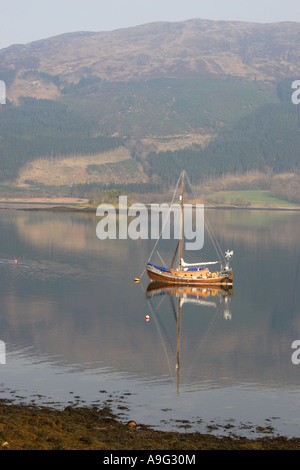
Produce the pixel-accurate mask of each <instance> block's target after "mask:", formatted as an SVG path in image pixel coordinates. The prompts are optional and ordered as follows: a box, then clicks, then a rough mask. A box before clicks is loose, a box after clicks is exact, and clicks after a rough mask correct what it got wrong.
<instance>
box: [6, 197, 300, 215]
mask: <svg viewBox="0 0 300 470" xmlns="http://www.w3.org/2000/svg"><path fill="white" fill-rule="evenodd" d="M151 204H152V203H145V204H144V205H145V206H146V207H147V208H150V207H151ZM5 205H7V206H8V207H4V206H5ZM98 205H101V203H100V202H99V204H98ZM98 205H91V204H89V203H88V200H85V199H79V198H51V199H50V198H36V199H2V200H0V209H19V210H51V211H74V212H79V213H85V212H86V213H91V212H96V209H97V207H98ZM204 207H205V209H217V210H260V211H262V210H264V211H266V210H267V211H290V212H291V211H292V212H299V211H300V206H298V207H297V206H291V207H289V206H250V205H247V206H243V205H225V204H224V205H217V204H216V205H212V204H209V205H205V204H204ZM115 208H116V211H118V207H117V206H116V207H115Z"/></svg>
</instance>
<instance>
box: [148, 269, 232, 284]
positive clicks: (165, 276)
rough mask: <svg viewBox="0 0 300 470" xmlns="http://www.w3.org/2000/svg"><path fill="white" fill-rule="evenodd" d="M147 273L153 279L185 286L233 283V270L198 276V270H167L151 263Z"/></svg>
mask: <svg viewBox="0 0 300 470" xmlns="http://www.w3.org/2000/svg"><path fill="white" fill-rule="evenodd" d="M146 269H147V274H148V276H149V278H150V279H151V280H152V281H159V282H163V283H166V284H180V285H185V286H192V285H193V286H224V285H225V286H230V285H232V283H233V272H232V271H229V272H228V273H224V274H223V273H213V274H211V273H207V276H206V277H204V276H203V277H200V276H197V274H198V272H197V271H196V272H193V271H191V272H188V271H185V272H184V271H179V272H178V271H176V270H165V269H164V268H161V269H160V268H159V267H157V266H153V265H151V264H147V266H146Z"/></svg>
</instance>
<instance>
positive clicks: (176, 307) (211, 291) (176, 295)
mask: <svg viewBox="0 0 300 470" xmlns="http://www.w3.org/2000/svg"><path fill="white" fill-rule="evenodd" d="M165 295H167V296H169V299H170V302H171V306H172V311H173V313H174V316H175V320H176V324H177V362H176V371H177V392H178V393H179V371H180V335H181V310H182V307H183V306H184V304H187V303H192V304H196V305H197V306H199V309H200V310H201V307H212V308H214V309H216V310H217V313H218V314H220V312H222V314H223V317H224V318H225V319H226V320H231V313H230V310H229V302H230V298H231V297H232V295H233V293H232V286H230V287H228V286H227V287H225V286H224V287H222V286H215V287H212V286H205V287H203V286H201V287H199V286H183V285H171V284H166V283H163V282H162V283H160V282H150V284H149V285H148V287H147V290H146V297H147V299H148V301H149V306H150V309H151V312H152V314H155V315H159V313H158V311H157V309H156V308H155V307H154V306H153V302H152V301H151V300H152V299H153V298H154V297H159V296H165ZM174 300H175V301H174ZM176 300H177V302H176Z"/></svg>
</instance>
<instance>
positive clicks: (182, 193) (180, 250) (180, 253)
mask: <svg viewBox="0 0 300 470" xmlns="http://www.w3.org/2000/svg"><path fill="white" fill-rule="evenodd" d="M183 195H184V170H183V171H182V190H181V234H180V239H179V269H181V268H182V265H181V260H182V240H183Z"/></svg>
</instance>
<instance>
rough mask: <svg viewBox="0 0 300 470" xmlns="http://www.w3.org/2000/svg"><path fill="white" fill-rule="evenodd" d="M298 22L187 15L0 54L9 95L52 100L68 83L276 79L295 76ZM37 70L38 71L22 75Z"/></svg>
mask: <svg viewBox="0 0 300 470" xmlns="http://www.w3.org/2000/svg"><path fill="white" fill-rule="evenodd" d="M299 41H300V24H299V23H293V22H283V23H272V24H256V23H243V22H231V21H209V20H201V19H195V20H189V21H183V22H178V23H165V22H159V23H150V24H146V25H142V26H137V27H132V28H127V29H120V30H116V31H112V32H79V33H69V34H63V35H60V36H55V37H52V38H49V39H44V40H40V41H34V42H32V43H29V44H26V45H13V46H10V47H8V48H5V49H2V50H1V51H0V78H1V74H2V75H3V76H4V75H5V74H6V76H7V74H9V73H10V74H11V76H10V82H11V84H10V87H9V88H10V89H9V96H8V97H9V98H10V99H16V98H17V97H18V96H21V95H22V94H23V95H24V94H26V95H27V96H35V97H38V98H43V97H47V98H51V97H52V98H56V97H57V96H58V95H59V94H60V92H61V88H62V87H63V86H65V84H66V83H72V82H73V83H77V82H78V81H79V80H80V79H81V78H82V77H89V76H97V77H100V78H102V79H104V80H109V81H121V80H122V81H128V80H140V79H143V80H146V79H150V78H157V77H174V78H190V77H223V78H224V77H226V76H236V77H243V78H248V79H254V78H256V79H259V80H277V81H279V80H280V79H282V78H285V77H287V76H295V75H296V76H297V75H300V50H299V47H298V45H299ZM30 71H35V72H38V73H39V74H40V75H37V74H34V73H33V74H30V73H28V72H30Z"/></svg>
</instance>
